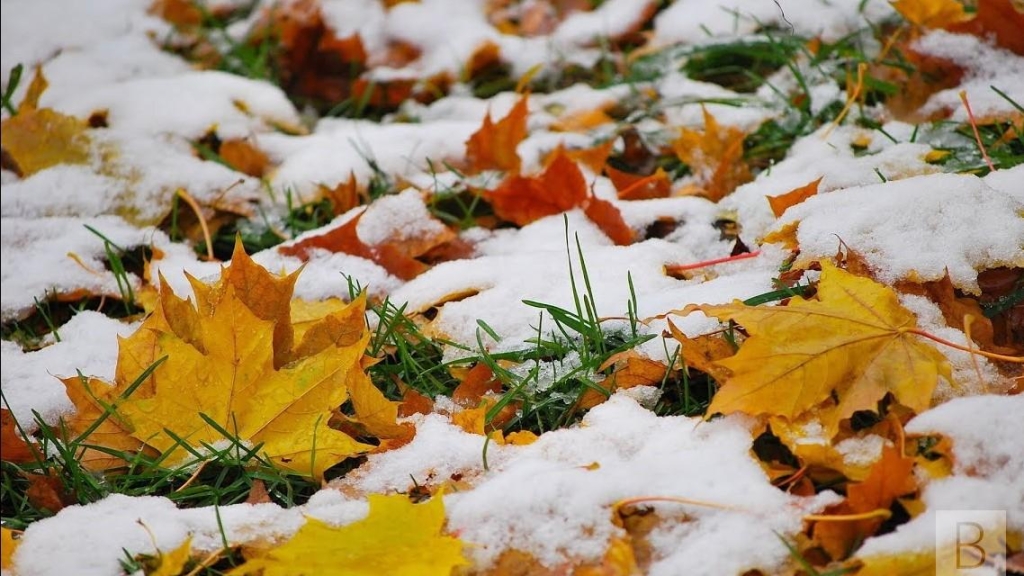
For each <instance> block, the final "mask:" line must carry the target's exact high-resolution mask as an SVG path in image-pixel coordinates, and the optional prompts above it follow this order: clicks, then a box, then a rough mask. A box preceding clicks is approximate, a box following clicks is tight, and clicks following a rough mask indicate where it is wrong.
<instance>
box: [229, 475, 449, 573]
mask: <svg viewBox="0 0 1024 576" xmlns="http://www.w3.org/2000/svg"><path fill="white" fill-rule="evenodd" d="M368 501H369V504H370V513H369V515H368V516H367V517H366V518H364V519H363V520H359V521H357V522H353V523H351V524H348V525H346V526H342V527H340V528H336V527H333V526H331V525H329V524H327V523H325V522H322V521H320V520H317V519H316V518H307V519H306V524H305V525H303V526H302V528H300V529H299V531H298V532H296V534H295V536H293V537H292V538H291V539H290V540H288V541H287V542H285V543H284V544H282V545H280V546H278V547H276V548H274V549H272V550H270V551H269V552H268V553H267V554H266V556H263V557H261V558H255V559H252V560H249V561H248V562H246V563H245V564H243V565H241V566H239V567H238V568H235V569H234V570H232V571H231V572H230V574H232V575H241V574H261V575H262V576H293V575H295V574H318V575H321V576H378V575H381V574H389V575H394V576H449V575H450V574H451V573H452V570H453V569H455V568H456V567H457V566H464V565H466V564H468V563H469V562H468V561H467V560H466V559H465V557H463V555H462V547H463V543H462V542H461V541H460V540H459V539H457V538H453V537H451V536H446V535H445V534H444V532H443V528H444V523H445V514H444V503H443V500H442V498H441V497H440V496H435V497H433V498H431V499H430V500H429V501H428V502H426V503H423V504H413V503H412V502H410V500H409V498H407V497H406V496H405V495H402V494H395V495H391V496H384V495H381V494H370V495H369V497H368Z"/></svg>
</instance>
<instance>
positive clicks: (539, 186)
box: [484, 148, 635, 246]
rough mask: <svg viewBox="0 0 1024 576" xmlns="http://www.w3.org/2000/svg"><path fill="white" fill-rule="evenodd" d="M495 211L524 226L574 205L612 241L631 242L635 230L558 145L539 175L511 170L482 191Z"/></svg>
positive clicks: (509, 220) (622, 244)
mask: <svg viewBox="0 0 1024 576" xmlns="http://www.w3.org/2000/svg"><path fill="white" fill-rule="evenodd" d="M484 197H485V198H486V199H487V201H488V202H490V203H491V207H492V208H493V209H494V213H495V214H497V215H498V217H499V218H501V219H502V220H506V221H508V222H512V223H514V224H517V225H519V226H525V225H527V224H529V223H531V222H534V221H536V220H539V219H541V218H544V217H545V216H551V215H554V214H560V213H562V212H565V211H567V210H572V209H573V208H583V212H584V213H585V214H586V216H587V217H588V218H590V220H591V221H592V222H594V224H597V226H598V227H599V228H600V229H601V231H602V232H604V233H605V235H607V236H608V237H609V238H611V240H612V241H613V242H615V243H616V244H618V245H620V246H625V245H628V244H632V243H633V240H634V236H635V234H634V233H633V230H632V229H631V228H630V227H629V225H627V224H626V222H625V220H623V219H622V213H621V212H619V209H618V208H616V207H615V205H614V204H612V203H611V202H609V201H607V200H604V199H602V198H598V197H596V196H594V195H593V194H592V193H591V192H590V190H589V189H588V188H587V182H586V180H584V178H583V172H581V171H580V168H579V166H577V165H576V163H575V162H573V161H572V160H571V159H570V158H569V155H568V153H567V152H565V150H563V149H561V148H559V149H556V150H555V153H554V155H553V156H552V157H551V161H550V163H549V164H548V166H547V168H545V169H544V171H543V172H542V173H541V174H540V175H539V176H520V175H518V174H512V175H509V176H508V177H506V178H505V179H504V180H502V182H501V184H499V185H498V187H497V188H495V189H494V190H490V191H487V192H484Z"/></svg>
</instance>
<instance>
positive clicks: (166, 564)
mask: <svg viewBox="0 0 1024 576" xmlns="http://www.w3.org/2000/svg"><path fill="white" fill-rule="evenodd" d="M158 553H159V555H158V556H157V562H158V564H157V566H156V569H155V570H153V571H152V572H148V573H147V574H148V576H178V575H179V574H181V573H182V572H184V570H185V564H187V563H188V561H189V558H191V557H192V537H191V536H189V537H188V538H185V541H184V542H182V543H181V544H180V545H179V546H178V547H177V548H175V549H174V550H171V551H170V552H160V551H158Z"/></svg>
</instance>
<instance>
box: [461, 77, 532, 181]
mask: <svg viewBox="0 0 1024 576" xmlns="http://www.w3.org/2000/svg"><path fill="white" fill-rule="evenodd" d="M527 100H528V98H527V96H522V97H521V98H520V99H519V100H518V101H517V102H516V104H515V106H513V107H512V109H511V110H509V113H508V114H507V115H506V116H505V117H504V118H502V119H501V120H498V122H497V123H495V122H494V121H493V120H491V113H490V112H488V113H487V116H485V117H484V122H483V125H482V126H480V128H479V129H478V130H477V131H476V132H474V133H473V134H472V135H471V136H470V137H469V140H467V141H466V161H467V162H468V163H469V170H470V171H474V172H479V171H481V170H506V171H510V172H519V168H520V166H521V165H522V160H520V158H519V153H518V152H516V147H517V146H519V143H520V142H522V140H523V138H525V137H526V116H527V114H528V108H527Z"/></svg>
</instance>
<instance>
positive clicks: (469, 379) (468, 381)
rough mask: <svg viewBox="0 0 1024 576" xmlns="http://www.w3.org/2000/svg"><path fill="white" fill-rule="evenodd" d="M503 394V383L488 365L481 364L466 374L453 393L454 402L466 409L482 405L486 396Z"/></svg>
mask: <svg viewBox="0 0 1024 576" xmlns="http://www.w3.org/2000/svg"><path fill="white" fill-rule="evenodd" d="M500 392H501V381H500V380H498V379H497V378H495V377H494V372H492V371H491V368H490V367H489V366H487V364H485V363H483V362H480V363H478V364H477V365H475V366H473V367H472V368H470V369H469V371H468V372H467V373H466V375H465V377H464V378H463V379H462V382H460V383H459V385H458V386H456V387H455V390H453V391H452V401H454V402H455V403H456V404H458V405H459V406H462V407H464V408H473V407H475V406H478V405H479V404H480V401H481V400H482V399H483V398H484V396H486V395H488V394H498V393H500Z"/></svg>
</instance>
